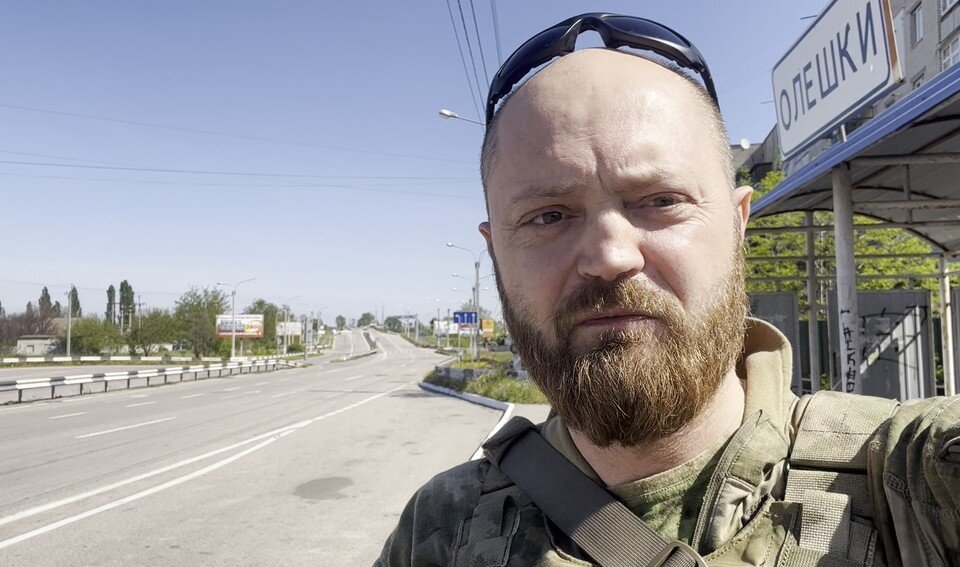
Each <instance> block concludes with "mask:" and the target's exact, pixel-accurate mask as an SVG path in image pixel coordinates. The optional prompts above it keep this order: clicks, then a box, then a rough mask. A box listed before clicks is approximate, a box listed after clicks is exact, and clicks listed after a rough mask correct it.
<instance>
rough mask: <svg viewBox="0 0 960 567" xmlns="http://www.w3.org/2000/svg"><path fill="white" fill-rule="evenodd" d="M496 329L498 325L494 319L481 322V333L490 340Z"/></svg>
mask: <svg viewBox="0 0 960 567" xmlns="http://www.w3.org/2000/svg"><path fill="white" fill-rule="evenodd" d="M495 329H496V323H495V322H494V320H493V319H482V320H481V321H480V332H481V333H483V336H484V337H487V338H490V337H492V336H493V335H494V330H495Z"/></svg>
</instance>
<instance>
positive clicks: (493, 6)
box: [490, 0, 503, 65]
mask: <svg viewBox="0 0 960 567" xmlns="http://www.w3.org/2000/svg"><path fill="white" fill-rule="evenodd" d="M490 11H491V12H492V13H493V36H494V37H495V38H496V40H497V65H503V54H502V53H501V52H500V20H499V18H497V0H490Z"/></svg>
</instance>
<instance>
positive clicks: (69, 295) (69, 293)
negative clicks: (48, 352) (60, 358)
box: [66, 284, 73, 356]
mask: <svg viewBox="0 0 960 567" xmlns="http://www.w3.org/2000/svg"><path fill="white" fill-rule="evenodd" d="M66 295H67V356H70V331H71V327H72V326H73V284H70V290H69V291H67V294H66Z"/></svg>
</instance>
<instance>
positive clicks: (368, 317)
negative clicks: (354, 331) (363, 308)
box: [357, 313, 377, 327]
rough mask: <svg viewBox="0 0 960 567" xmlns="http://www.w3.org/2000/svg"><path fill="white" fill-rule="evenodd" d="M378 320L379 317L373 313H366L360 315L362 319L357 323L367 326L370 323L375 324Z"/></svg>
mask: <svg viewBox="0 0 960 567" xmlns="http://www.w3.org/2000/svg"><path fill="white" fill-rule="evenodd" d="M376 322H377V318H376V316H375V315H374V314H373V313H364V314H363V315H361V316H360V320H358V321H357V325H359V326H361V327H366V326H368V325H373V324H374V323H376Z"/></svg>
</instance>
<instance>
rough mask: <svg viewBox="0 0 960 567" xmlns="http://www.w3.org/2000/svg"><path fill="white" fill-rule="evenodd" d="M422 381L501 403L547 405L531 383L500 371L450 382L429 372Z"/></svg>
mask: <svg viewBox="0 0 960 567" xmlns="http://www.w3.org/2000/svg"><path fill="white" fill-rule="evenodd" d="M424 381H425V382H429V383H430V384H434V385H436V386H442V387H444V388H450V389H451V390H456V391H457V392H466V393H470V394H477V395H478V396H484V397H486V398H492V399H494V400H500V401H501V402H510V403H514V404H545V403H547V398H546V396H544V395H543V392H541V391H540V389H539V388H537V386H536V385H535V384H534V383H533V382H530V381H528V380H517V379H516V378H511V377H509V376H507V375H506V374H505V373H504V372H503V371H502V370H497V371H496V372H491V373H490V374H486V375H484V376H481V377H480V378H477V379H476V380H471V381H465V380H452V379H449V378H444V377H442V376H438V375H437V374H436V373H433V372H431V373H430V375H429V376H427V377H426V378H425V379H424Z"/></svg>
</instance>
